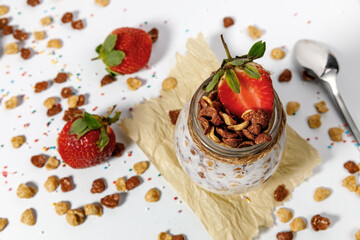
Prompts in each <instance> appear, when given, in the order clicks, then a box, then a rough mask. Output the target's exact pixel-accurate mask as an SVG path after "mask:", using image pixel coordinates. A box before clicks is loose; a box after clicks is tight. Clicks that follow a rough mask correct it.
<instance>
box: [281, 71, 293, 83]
mask: <svg viewBox="0 0 360 240" xmlns="http://www.w3.org/2000/svg"><path fill="white" fill-rule="evenodd" d="M291 77H292V74H291V71H290V70H289V69H285V70H284V71H283V72H282V73H281V74H280V76H279V82H289V81H290V80H291Z"/></svg>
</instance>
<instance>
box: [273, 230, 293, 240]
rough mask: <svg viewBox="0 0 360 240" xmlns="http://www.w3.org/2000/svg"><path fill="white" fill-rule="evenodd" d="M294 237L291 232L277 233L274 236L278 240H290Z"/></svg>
mask: <svg viewBox="0 0 360 240" xmlns="http://www.w3.org/2000/svg"><path fill="white" fill-rule="evenodd" d="M293 237H294V235H293V233H292V232H279V233H278V234H276V238H277V239H278V240H292V239H293Z"/></svg>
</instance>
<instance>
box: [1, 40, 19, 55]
mask: <svg viewBox="0 0 360 240" xmlns="http://www.w3.org/2000/svg"><path fill="white" fill-rule="evenodd" d="M18 52H19V47H18V45H17V43H8V44H6V45H5V51H4V53H5V54H16V53H18Z"/></svg>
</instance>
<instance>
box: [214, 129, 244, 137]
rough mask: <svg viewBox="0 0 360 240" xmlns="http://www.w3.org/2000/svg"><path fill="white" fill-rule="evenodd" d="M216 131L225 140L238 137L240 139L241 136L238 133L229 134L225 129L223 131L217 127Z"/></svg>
mask: <svg viewBox="0 0 360 240" xmlns="http://www.w3.org/2000/svg"><path fill="white" fill-rule="evenodd" d="M215 130H216V132H217V133H218V134H219V135H220V136H221V137H223V138H237V137H239V135H238V134H237V133H234V132H229V131H227V130H225V129H222V128H220V127H216V128H215Z"/></svg>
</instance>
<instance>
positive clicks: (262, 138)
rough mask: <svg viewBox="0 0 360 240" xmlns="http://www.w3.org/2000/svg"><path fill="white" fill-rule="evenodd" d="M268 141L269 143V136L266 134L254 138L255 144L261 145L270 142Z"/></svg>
mask: <svg viewBox="0 0 360 240" xmlns="http://www.w3.org/2000/svg"><path fill="white" fill-rule="evenodd" d="M270 141H271V136H270V135H269V134H267V133H260V134H259V135H258V136H257V137H256V138H255V144H261V143H264V142H270Z"/></svg>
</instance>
